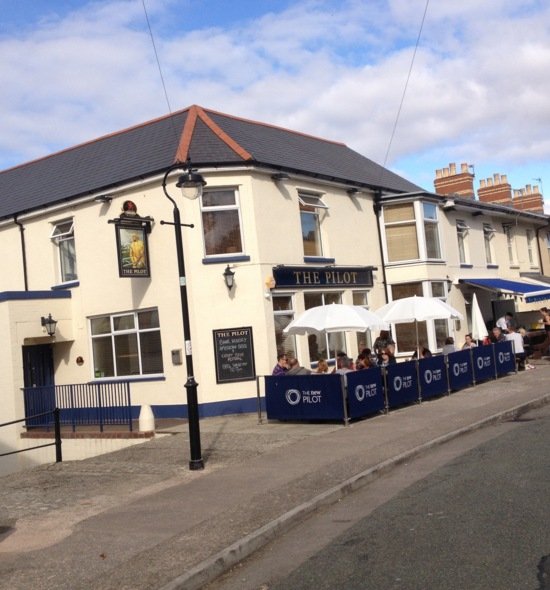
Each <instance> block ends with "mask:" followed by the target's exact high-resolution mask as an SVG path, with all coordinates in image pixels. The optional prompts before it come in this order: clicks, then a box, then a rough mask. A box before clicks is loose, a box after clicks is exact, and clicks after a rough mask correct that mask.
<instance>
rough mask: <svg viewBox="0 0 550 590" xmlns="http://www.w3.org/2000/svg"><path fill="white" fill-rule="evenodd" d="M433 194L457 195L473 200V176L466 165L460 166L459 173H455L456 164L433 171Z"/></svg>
mask: <svg viewBox="0 0 550 590" xmlns="http://www.w3.org/2000/svg"><path fill="white" fill-rule="evenodd" d="M434 187H435V192H436V193H437V194H438V195H457V196H459V197H467V198H469V199H473V198H474V196H475V193H474V175H473V173H472V172H470V166H468V164H461V165H460V172H458V173H457V171H456V164H454V163H453V164H449V167H448V168H442V169H441V170H436V171H435V180H434Z"/></svg>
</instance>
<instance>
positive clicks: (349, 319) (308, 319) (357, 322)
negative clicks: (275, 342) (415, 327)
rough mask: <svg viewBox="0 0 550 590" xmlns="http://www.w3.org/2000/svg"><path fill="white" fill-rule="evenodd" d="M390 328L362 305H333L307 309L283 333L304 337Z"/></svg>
mask: <svg viewBox="0 0 550 590" xmlns="http://www.w3.org/2000/svg"><path fill="white" fill-rule="evenodd" d="M388 328H389V326H388V323H387V322H385V321H384V320H382V319H381V318H380V317H379V316H378V314H376V313H374V312H373V311H369V310H368V309H365V308H364V307H361V306H360V305H344V304H341V303H331V304H330V305H319V306H317V307H312V308H310V309H307V310H306V311H304V313H303V314H302V315H300V316H299V317H298V318H296V319H295V320H293V321H292V322H290V324H288V326H287V327H286V328H285V329H284V330H283V333H285V334H301V335H303V334H311V333H316V332H317V333H318V332H326V333H330V332H365V331H367V330H385V329H388Z"/></svg>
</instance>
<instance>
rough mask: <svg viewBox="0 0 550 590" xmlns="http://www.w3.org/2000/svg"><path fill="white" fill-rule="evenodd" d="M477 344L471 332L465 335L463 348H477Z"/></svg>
mask: <svg viewBox="0 0 550 590" xmlns="http://www.w3.org/2000/svg"><path fill="white" fill-rule="evenodd" d="M476 346H477V344H476V343H475V342H474V339H473V338H472V335H471V334H466V336H464V344H463V345H462V350H467V349H468V348H475V347H476Z"/></svg>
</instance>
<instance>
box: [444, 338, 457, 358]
mask: <svg viewBox="0 0 550 590" xmlns="http://www.w3.org/2000/svg"><path fill="white" fill-rule="evenodd" d="M441 352H442V354H450V353H451V352H456V348H455V340H454V338H453V337H452V336H449V337H448V338H446V339H445V345H444V346H443V350H442V351H441Z"/></svg>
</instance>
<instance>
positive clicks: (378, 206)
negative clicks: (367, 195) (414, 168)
mask: <svg viewBox="0 0 550 590" xmlns="http://www.w3.org/2000/svg"><path fill="white" fill-rule="evenodd" d="M372 208H373V210H374V214H375V215H376V229H377V232H378V248H379V250H380V260H381V261H382V284H383V285H384V295H385V299H386V301H385V303H388V302H389V297H388V281H387V278H386V262H385V261H384V248H383V245H382V231H381V230H380V211H382V191H381V190H380V189H378V190H376V191H374V201H373V203H372Z"/></svg>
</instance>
